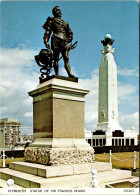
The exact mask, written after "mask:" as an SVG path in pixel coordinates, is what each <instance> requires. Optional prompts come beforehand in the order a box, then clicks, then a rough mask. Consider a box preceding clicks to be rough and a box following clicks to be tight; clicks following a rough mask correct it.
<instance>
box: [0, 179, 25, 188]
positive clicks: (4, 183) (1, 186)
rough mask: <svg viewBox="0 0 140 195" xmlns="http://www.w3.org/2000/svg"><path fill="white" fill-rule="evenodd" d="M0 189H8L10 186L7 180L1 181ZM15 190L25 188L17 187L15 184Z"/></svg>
mask: <svg viewBox="0 0 140 195" xmlns="http://www.w3.org/2000/svg"><path fill="white" fill-rule="evenodd" d="M0 188H8V185H7V182H6V180H3V179H0ZM13 188H14V189H15V188H16V189H23V187H21V186H19V185H17V184H14V185H13Z"/></svg>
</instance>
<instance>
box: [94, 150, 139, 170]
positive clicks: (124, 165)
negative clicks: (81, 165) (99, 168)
mask: <svg viewBox="0 0 140 195" xmlns="http://www.w3.org/2000/svg"><path fill="white" fill-rule="evenodd" d="M112 155H113V156H115V157H116V158H117V159H120V160H125V159H128V158H130V157H132V156H133V155H134V153H133V152H121V153H112ZM95 156H96V157H97V158H95V161H100V162H109V154H108V153H103V154H95ZM136 156H137V157H138V158H139V152H136ZM105 157H106V158H105ZM100 158H101V159H100ZM111 161H112V167H113V168H116V169H126V170H132V169H133V158H132V159H130V160H127V161H123V162H122V161H118V160H116V159H115V158H113V157H111ZM136 169H137V171H139V160H138V159H136Z"/></svg>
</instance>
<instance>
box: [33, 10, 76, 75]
mask: <svg viewBox="0 0 140 195" xmlns="http://www.w3.org/2000/svg"><path fill="white" fill-rule="evenodd" d="M52 13H53V16H54V17H52V18H51V17H48V18H47V20H46V22H45V23H44V25H43V26H42V27H43V28H44V29H45V33H44V38H43V39H44V44H45V46H46V48H47V49H43V50H41V51H40V53H39V55H38V56H35V60H36V62H37V64H38V65H39V66H41V67H42V69H41V70H40V71H41V73H42V75H41V76H42V78H43V76H44V75H46V77H47V76H49V73H50V69H51V68H52V67H54V71H55V74H56V75H58V73H59V65H58V61H59V60H60V59H61V58H62V57H63V60H64V65H65V69H66V71H67V73H68V76H69V77H72V78H76V77H75V76H74V75H73V74H72V73H71V67H70V63H69V50H71V49H74V48H75V47H76V45H77V41H76V42H75V43H74V44H70V46H69V45H68V44H69V43H71V42H72V39H73V33H72V31H71V29H70V27H69V25H68V23H67V22H65V21H64V20H62V19H61V16H62V14H61V10H60V8H59V6H55V7H54V8H53V9H52ZM52 32H53V35H52V37H51V47H50V45H49V39H50V36H51V33H52ZM51 50H52V53H51ZM49 53H50V55H51V62H49V63H48V59H47V58H48V57H47V56H49ZM60 53H61V55H62V56H61V57H60V58H59V55H60ZM40 62H41V63H42V64H43V65H42V64H41V63H40ZM47 69H48V70H47ZM43 70H46V72H42V71H43Z"/></svg>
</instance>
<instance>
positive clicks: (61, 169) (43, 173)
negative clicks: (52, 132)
mask: <svg viewBox="0 0 140 195" xmlns="http://www.w3.org/2000/svg"><path fill="white" fill-rule="evenodd" d="M9 168H10V169H13V170H16V171H21V172H24V173H29V174H31V175H36V176H40V177H45V178H51V177H60V176H69V175H79V174H84V173H86V174H87V173H91V171H92V170H93V169H96V170H97V171H99V172H100V171H109V170H111V169H112V164H110V163H103V162H96V163H86V164H73V165H58V166H46V165H41V164H36V163H28V162H12V163H10V164H9Z"/></svg>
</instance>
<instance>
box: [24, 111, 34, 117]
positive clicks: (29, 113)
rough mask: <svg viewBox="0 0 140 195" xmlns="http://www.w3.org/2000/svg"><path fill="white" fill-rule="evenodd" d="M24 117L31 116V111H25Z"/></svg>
mask: <svg viewBox="0 0 140 195" xmlns="http://www.w3.org/2000/svg"><path fill="white" fill-rule="evenodd" d="M24 116H25V117H33V112H26V113H25V114H24Z"/></svg>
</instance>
